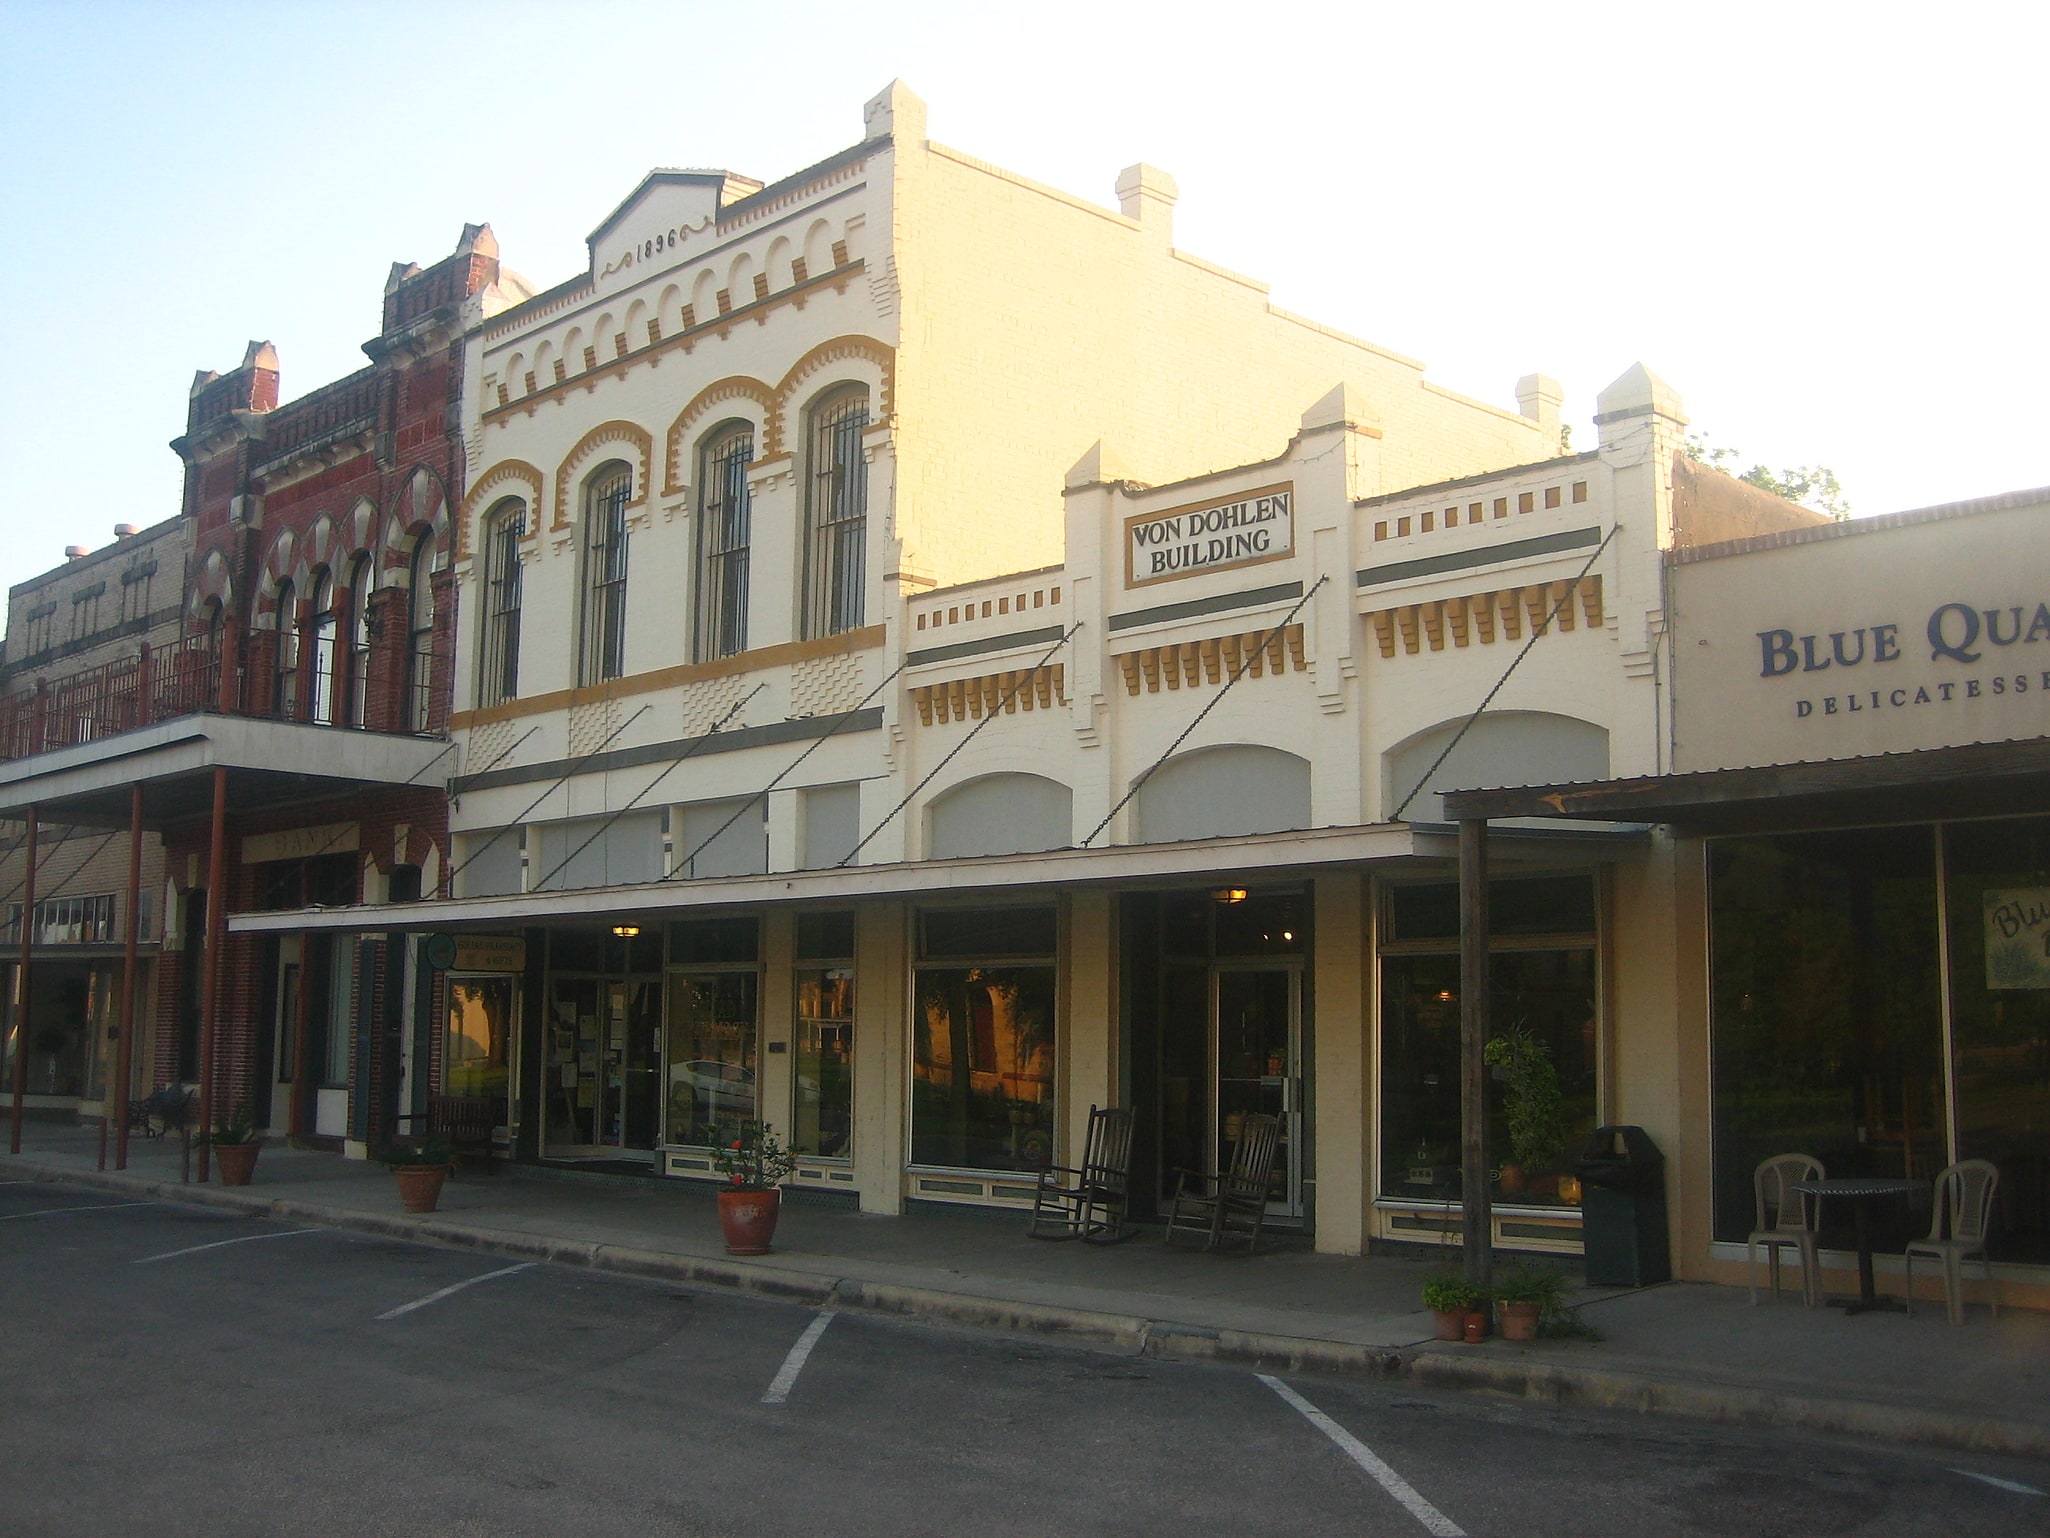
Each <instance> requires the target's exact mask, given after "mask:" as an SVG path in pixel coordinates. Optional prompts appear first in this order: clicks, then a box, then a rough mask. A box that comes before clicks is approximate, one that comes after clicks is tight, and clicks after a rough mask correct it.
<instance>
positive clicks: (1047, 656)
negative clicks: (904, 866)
mask: <svg viewBox="0 0 2050 1538" xmlns="http://www.w3.org/2000/svg"><path fill="white" fill-rule="evenodd" d="M1081 628H1082V622H1081V621H1080V620H1076V621H1075V623H1074V624H1072V625H1070V626H1069V627H1068V628H1067V632H1066V634H1064V635H1062V637H1061V638H1060V639H1059V640H1058V641H1056V642H1054V643H1053V645H1051V646H1049V647H1048V648H1047V649H1046V651H1045V653H1044V654H1042V655H1041V657H1040V659H1039V660H1038V661H1037V662H1035V663H1033V664H1032V666H1031V667H1029V668H1027V669H1025V671H1024V672H1022V673H1020V674H1019V675H1018V681H1017V682H1016V683H1014V684H1012V685H1011V687H1010V688H1009V689H1008V690H1006V691H1005V692H1004V697H1003V698H1002V699H1001V700H999V701H997V703H996V704H995V705H994V706H992V707H991V708H990V709H988V710H986V711H984V712H983V714H982V719H981V720H980V721H978V722H976V723H975V725H974V727H973V728H972V729H970V731H969V733H968V735H967V736H965V737H963V738H962V739H961V740H960V741H959V742H957V743H955V744H954V745H953V747H951V748H949V749H948V750H947V756H946V757H945V758H942V759H941V760H940V761H939V762H938V763H936V764H934V765H933V766H932V768H931V769H930V770H929V771H928V772H927V773H926V776H925V778H924V779H922V780H920V781H919V782H918V783H917V784H916V785H914V786H912V787H911V789H910V790H908V791H906V792H905V793H904V799H903V800H902V801H899V802H898V803H897V804H896V805H895V806H893V807H891V808H890V809H889V811H887V812H885V813H884V814H883V819H882V821H881V822H878V823H877V824H876V825H875V826H874V827H873V828H870V829H869V830H868V832H867V833H866V834H864V835H863V836H862V840H861V842H860V843H858V844H856V845H855V846H854V847H853V848H852V849H850V850H848V851H847V853H846V854H845V855H844V856H842V857H841V859H840V860H839V861H838V862H837V863H835V865H834V866H833V869H835V870H839V869H841V868H842V867H844V866H845V865H847V864H848V863H849V862H850V861H852V860H853V858H854V857H855V856H856V855H858V854H860V853H861V851H862V850H864V849H866V848H867V847H868V845H869V840H870V839H873V838H874V837H875V836H876V835H877V834H878V833H880V832H882V831H883V829H885V828H887V827H888V826H889V825H890V822H891V819H893V818H894V817H895V816H896V815H897V814H898V813H899V812H901V811H903V810H904V808H905V807H907V806H909V805H910V804H911V803H912V801H913V800H914V799H915V798H916V797H917V795H918V793H919V792H920V791H921V790H924V789H925V787H926V786H928V785H930V784H931V783H932V780H933V776H934V775H936V774H938V773H939V772H940V771H941V770H942V769H944V768H946V767H947V765H948V764H950V763H952V762H953V761H954V755H955V754H956V753H959V752H960V751H961V750H962V749H963V748H965V747H967V746H968V744H969V743H971V742H973V741H974V740H975V734H976V733H977V732H979V731H981V730H982V729H983V728H984V727H985V726H987V725H989V723H990V722H992V721H994V720H995V719H996V718H997V717H998V716H1000V715H1002V714H1003V713H1004V712H1005V711H1006V710H1008V709H1009V708H1010V706H1011V702H1012V701H1013V700H1015V699H1016V698H1017V697H1018V691H1019V690H1020V689H1023V688H1024V687H1025V686H1026V685H1027V684H1029V683H1031V682H1032V680H1033V678H1034V677H1035V676H1036V675H1037V674H1038V672H1039V670H1040V669H1041V668H1043V667H1045V666H1046V665H1047V663H1048V662H1049V661H1051V660H1052V658H1053V654H1054V653H1055V652H1057V651H1059V650H1060V649H1061V648H1062V647H1063V646H1066V645H1067V644H1068V641H1069V638H1070V637H1072V636H1073V635H1074V634H1075V632H1076V631H1078V630H1080V629H1081Z"/></svg>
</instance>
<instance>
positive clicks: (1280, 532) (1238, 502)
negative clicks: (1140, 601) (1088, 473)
mask: <svg viewBox="0 0 2050 1538" xmlns="http://www.w3.org/2000/svg"><path fill="white" fill-rule="evenodd" d="M1294 553H1295V487H1294V485H1293V484H1292V483H1289V482H1283V483H1282V484H1280V485H1278V486H1262V487H1261V488H1260V489H1259V490H1257V491H1248V492H1241V493H1237V494H1234V495H1232V496H1229V497H1223V498H1219V499H1218V500H1216V501H1211V502H1192V503H1189V504H1188V505H1186V506H1183V507H1171V508H1168V509H1167V510H1165V511H1164V512H1158V513H1140V514H1138V515H1136V516H1134V517H1131V518H1127V519H1126V520H1125V586H1126V587H1145V586H1146V585H1147V584H1148V583H1151V582H1172V581H1174V580H1175V579H1176V578H1178V577H1193V576H1195V575H1197V574H1198V573H1200V572H1208V571H1229V570H1231V569H1232V568H1233V567H1237V566H1253V565H1257V564H1258V563H1260V562H1262V561H1278V560H1281V559H1282V558H1283V557H1285V556H1289V555H1293V554H1294Z"/></svg>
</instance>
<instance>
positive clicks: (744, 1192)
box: [719, 1187, 783, 1255]
mask: <svg viewBox="0 0 2050 1538" xmlns="http://www.w3.org/2000/svg"><path fill="white" fill-rule="evenodd" d="M782 1210H783V1193H782V1192H781V1191H777V1190H768V1191H756V1190H749V1189H747V1188H746V1187H735V1188H732V1189H728V1190H725V1191H721V1192H720V1193H719V1227H720V1228H721V1229H722V1230H723V1231H724V1232H725V1235H726V1253H727V1254H729V1255H766V1254H768V1253H769V1241H770V1240H771V1239H773V1238H775V1237H776V1219H777V1217H778V1216H780V1215H781V1213H782Z"/></svg>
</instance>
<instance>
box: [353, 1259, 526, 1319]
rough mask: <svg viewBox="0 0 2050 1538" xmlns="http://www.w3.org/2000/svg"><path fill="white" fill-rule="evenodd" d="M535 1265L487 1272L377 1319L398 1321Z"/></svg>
mask: <svg viewBox="0 0 2050 1538" xmlns="http://www.w3.org/2000/svg"><path fill="white" fill-rule="evenodd" d="M535 1264H536V1262H534V1261H531V1260H523V1261H521V1262H520V1263H519V1264H518V1265H516V1266H501V1267H499V1269H498V1270H496V1271H486V1272H485V1273H484V1274H483V1275H482V1276H473V1277H471V1278H470V1279H469V1280H468V1281H464V1282H452V1283H450V1284H449V1285H448V1286H446V1287H443V1288H440V1289H439V1290H437V1291H434V1292H430V1293H428V1294H427V1296H426V1297H424V1298H415V1299H414V1300H413V1301H412V1302H410V1303H401V1304H400V1305H399V1306H398V1307H397V1308H388V1309H386V1310H385V1311H384V1312H383V1313H381V1314H379V1315H378V1316H377V1317H378V1318H379V1319H380V1320H383V1319H396V1318H398V1317H399V1315H401V1314H410V1313H412V1312H413V1310H414V1309H416V1308H425V1307H426V1306H427V1305H428V1304H430V1303H439V1302H440V1301H441V1300H442V1299H443V1298H446V1297H448V1296H449V1295H450V1294H452V1293H458V1292H461V1291H462V1290H463V1289H464V1288H465V1287H474V1286H476V1285H477V1284H478V1283H479V1282H489V1281H495V1280H496V1279H497V1278H499V1277H501V1276H511V1275H512V1274H513V1273H514V1272H515V1271H531V1270H533V1269H534V1266H535Z"/></svg>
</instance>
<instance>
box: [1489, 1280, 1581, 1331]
mask: <svg viewBox="0 0 2050 1538" xmlns="http://www.w3.org/2000/svg"><path fill="white" fill-rule="evenodd" d="M1494 1292H1495V1307H1496V1310H1497V1312H1498V1313H1500V1315H1501V1318H1502V1338H1503V1339H1504V1340H1535V1339H1537V1332H1538V1323H1539V1321H1540V1320H1544V1319H1550V1318H1555V1317H1557V1316H1558V1314H1559V1313H1560V1312H1561V1311H1562V1310H1563V1309H1564V1308H1565V1306H1566V1277H1565V1274H1564V1273H1563V1272H1559V1271H1554V1270H1552V1269H1551V1268H1550V1267H1548V1266H1532V1265H1515V1266H1505V1267H1503V1269H1502V1274H1501V1275H1500V1276H1498V1277H1497V1278H1496V1279H1495V1288H1494Z"/></svg>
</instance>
